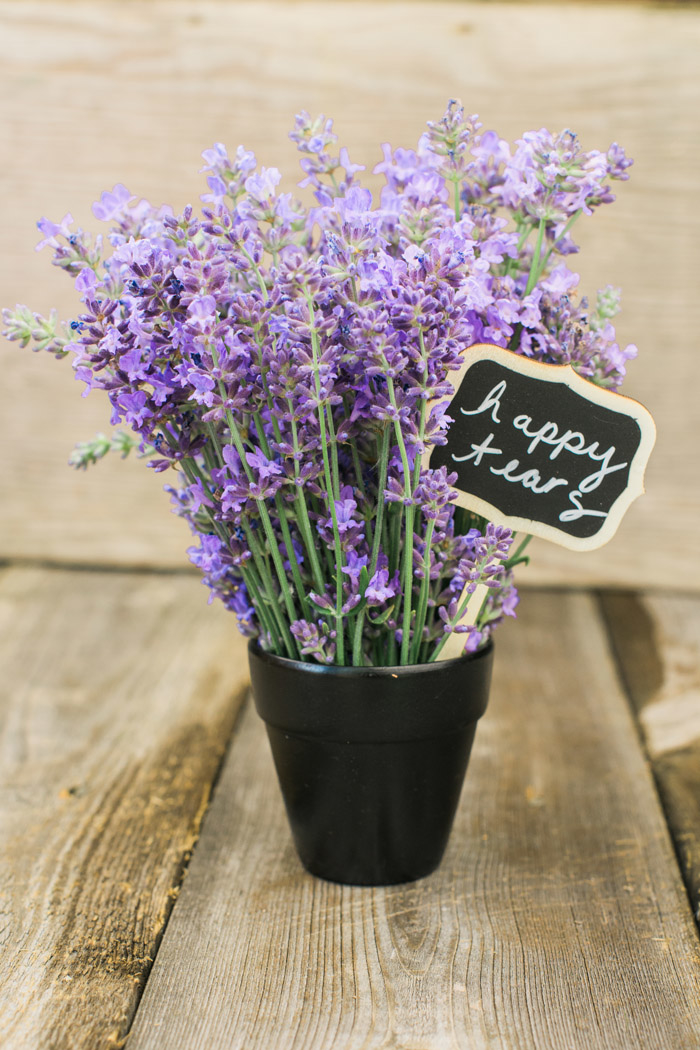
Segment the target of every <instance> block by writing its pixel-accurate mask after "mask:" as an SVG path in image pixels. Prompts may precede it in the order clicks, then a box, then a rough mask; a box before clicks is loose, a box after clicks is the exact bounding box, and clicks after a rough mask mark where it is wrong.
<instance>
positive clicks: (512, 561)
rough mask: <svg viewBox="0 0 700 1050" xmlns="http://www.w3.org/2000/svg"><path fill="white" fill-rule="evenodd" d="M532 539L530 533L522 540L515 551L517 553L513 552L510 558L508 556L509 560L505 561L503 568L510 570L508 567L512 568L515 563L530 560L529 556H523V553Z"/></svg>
mask: <svg viewBox="0 0 700 1050" xmlns="http://www.w3.org/2000/svg"><path fill="white" fill-rule="evenodd" d="M531 539H532V536H531V535H530V534H529V533H528V535H527V536H525V537H524V538H523V539H522V540H521V542H520V544H519V545H518V548H517V550H516V551H515V554H511V556H510V558H508V560H507V561H505V562H504V563H503V568H504V569H505V570H506V571H508V569H512V568H513V566H514V565H518V564H520V562H523V561H528V560H529V559H528V558H523V557H521V555H522V553H523V551H524V550H525V548H526V547H527V545H528V543H529V542H530V540H531Z"/></svg>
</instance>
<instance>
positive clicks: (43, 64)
mask: <svg viewBox="0 0 700 1050" xmlns="http://www.w3.org/2000/svg"><path fill="white" fill-rule="evenodd" d="M699 55H700V9H699V8H698V7H696V6H694V5H669V6H663V5H643V4H636V3H627V4H619V5H618V4H595V3H593V4H591V3H567V4H524V3H462V2H452V3H442V2H441V3H428V2H422V3H399V2H393V3H392V2H386V0H377V2H372V3H369V2H367V3H365V2H346V0H342V2H332V3H321V2H317V3H314V2H311V3H309V2H298V3H292V2H283V0H278V2H245V3H238V2H233V0H231V2H226V0H219V2H214V0H203V2H198V3H194V2H186V0H168V2H165V0H145V2H138V3H137V2H118V0H99V2H90V3H85V2H82V0H80V2H63V3H60V4H58V3H53V2H50V0H47V2H36V0H22V2H14V3H13V2H8V0H0V131H1V141H2V164H1V165H0V185H1V188H2V195H1V197H0V200H1V201H2V205H1V207H2V227H1V229H2V252H1V253H0V290H1V291H0V299H1V300H2V302H3V303H4V304H10V305H14V303H16V302H23V303H27V304H29V305H31V306H32V307H33V308H35V309H37V310H40V311H46V310H48V308H49V307H50V306H51V305H57V306H58V307H59V308H60V310H61V311H62V313H63V315H64V316H66V317H71V316H73V314H74V312H77V298H76V295H75V293H74V292H73V289H72V282H71V281H70V280H69V279H68V278H66V276H65V275H64V274H63V273H61V272H59V271H58V270H55V269H53V268H52V267H51V265H50V260H49V256H48V255H47V254H45V253H44V254H35V252H34V244H35V243H36V241H37V240H38V234H37V231H36V229H35V225H34V224H35V221H36V220H37V219H38V218H39V217H40V216H42V215H46V216H48V217H50V218H52V219H54V220H57V219H59V218H60V217H61V216H62V215H63V214H64V213H65V212H66V211H70V212H72V213H73V215H74V216H75V218H76V219H77V220H78V221H79V223H80V224H81V225H86V226H90V227H92V228H95V227H97V226H99V225H100V224H98V223H96V222H95V220H94V219H93V218H92V216H91V213H90V205H91V202H92V201H93V200H95V199H97V198H98V197H99V194H100V192H101V191H102V190H103V189H105V188H111V187H112V185H113V184H114V183H116V182H124V183H125V184H126V185H127V186H128V187H129V188H130V189H131V190H132V192H134V193H136V194H138V195H142V196H145V197H147V198H149V199H150V200H151V201H152V202H153V203H161V202H163V201H167V202H169V203H171V204H172V205H173V206H174V207H175V208H177V209H179V208H181V207H182V206H183V205H184V204H185V203H187V202H188V201H190V202H192V203H197V201H198V196H199V194H200V193H201V192H202V189H203V182H202V180H203V176H200V175H198V169H199V167H200V166H201V162H200V156H199V155H200V152H201V150H202V149H204V148H206V147H208V146H210V145H211V144H212V143H214V142H215V141H223V142H225V143H227V144H228V145H229V147H230V148H235V146H236V145H237V144H238V143H239V142H242V143H244V144H245V145H246V146H247V147H248V148H251V149H254V150H255V151H256V153H257V154H258V157H259V160H260V161H261V162H262V163H263V164H265V165H275V166H278V167H280V168H281V169H282V170H283V171H284V172H285V173H286V179H285V181H286V186H287V188H292V186H293V183H294V182H295V181H296V179H297V177H298V176H297V174H296V167H295V166H296V156H297V155H296V152H295V148H294V146H293V145H292V144H291V143H289V142H288V140H287V138H286V132H287V130H288V128H289V126H290V125H291V123H292V119H293V115H294V113H295V112H297V111H298V110H299V109H301V108H306V109H308V110H309V111H311V112H312V113H315V112H325V113H326V114H327V115H332V116H333V117H334V118H335V121H336V130H337V131H338V132H339V134H340V136H341V138H342V141H343V142H344V143H345V144H346V145H347V146H348V147H349V149H350V153H351V156H352V157H353V159H354V160H356V161H358V162H362V163H365V164H367V166H368V168H371V167H372V166H373V165H374V164H375V163H376V162H377V161H378V160H379V159H380V150H379V144H380V143H381V142H383V141H390V142H391V143H392V144H393V145H394V146H396V145H405V146H411V145H413V144H414V143H415V141H416V139H417V138H418V136H419V135H420V134H421V132H422V131H423V128H424V125H425V121H426V120H429V119H434V118H436V117H439V116H440V115H441V114H442V112H443V109H444V106H445V103H446V100H447V99H448V98H449V97H451V96H459V97H461V98H462V100H463V101H464V103H465V106H466V108H467V109H468V110H469V111H471V112H477V113H479V114H480V115H481V118H482V120H483V122H484V125H485V127H487V128H488V127H494V128H495V129H497V130H498V131H499V132H500V133H501V134H502V135H503V136H504V137H507V138H509V139H511V140H512V139H514V138H516V137H517V136H518V135H519V134H520V133H522V132H523V131H525V130H528V129H530V128H539V127H541V126H543V125H545V126H548V127H550V128H551V129H552V130H554V131H558V130H560V129H561V128H563V127H571V128H573V129H574V130H576V131H578V132H579V133H580V135H581V137H582V140H583V143H584V145H585V146H586V147H587V148H593V147H599V148H606V147H607V146H608V145H609V143H610V142H611V141H612V140H617V141H619V142H620V143H622V144H623V145H624V146H625V148H626V149H627V150H628V152H629V153H630V154H631V155H632V156H633V157H634V158H635V160H636V164H635V167H634V168H633V169H632V175H633V177H632V179H631V180H630V182H629V183H626V184H620V186H619V199H618V201H617V203H616V204H615V205H613V206H612V207H609V208H605V209H602V210H601V212H600V213H599V214H598V215H597V216H595V217H594V218H593V219H592V220H589V221H588V222H583V221H582V223H581V224H580V228H579V231H578V235H579V239H580V241H581V243H582V246H583V250H582V253H581V255H580V256H579V258H578V260H575V262H576V263H577V264H578V266H577V268H578V269H579V270H580V271H581V273H582V276H583V287H584V288H585V289H586V290H588V291H589V292H591V293H595V290H596V288H598V287H599V286H602V285H605V284H607V283H612V284H616V285H621V286H622V287H623V289H624V298H623V305H624V312H623V314H622V316H621V319H620V323H619V326H618V330H619V334H620V338H621V341H624V342H630V341H632V342H636V343H637V344H638V346H639V349H640V357H639V360H638V361H637V362H633V363H632V364H631V366H630V369H629V381H628V383H627V384H626V387H625V392H626V393H628V394H630V395H631V396H633V397H636V398H638V399H639V400H641V401H643V402H644V403H645V404H646V405H647V406H648V407H649V409H650V410H651V412H652V413H653V415H654V416H655V418H656V421H657V425H658V430H659V438H658V444H657V448H656V450H655V452H654V454H653V458H652V463H651V468H650V471H649V474H648V479H647V489H648V492H647V495H646V496H645V497H644V498H642V499H641V500H639V501H637V503H635V504H634V505H633V507H632V509H631V510H630V511H629V513H628V515H627V517H626V519H625V521H624V522H623V524H622V526H621V528H620V531H619V532H618V534H617V536H616V537H615V539H614V540H613V541H612V542H611V543H610V544H609V545H608V546H607V547H605V548H603V549H602V550H600V551H597V552H593V553H589V554H579V553H572V552H568V551H565V550H563V549H561V548H558V547H555V546H552V545H549V544H545V543H539V544H538V545H537V547H536V548H535V557H534V559H533V565H532V566H531V567H530V569H529V570H527V572H528V576H527V578H528V580H529V581H532V582H538V583H544V582H546V583H566V582H573V583H577V584H582V585H583V584H596V583H601V582H604V583H607V584H612V585H627V586H652V587H665V588H671V589H686V588H687V589H697V587H698V586H699V585H700V556H699V550H700V541H699V540H698V524H699V522H700V515H699V514H698V510H699V509H700V476H699V475H700V471H699V469H698V467H699V464H700V453H699V450H698V444H699V442H698V438H699V436H700V412H699V410H698V394H699V389H700V384H699V383H698V378H697V377H698V354H697V349H696V348H697V344H698V329H699V327H700V326H699V321H700V316H699V315H700V308H699V305H698V302H699V300H698V273H700V209H699V208H698V188H699V187H698V182H699V173H700V165H699V160H700V135H699V134H698V132H699V131H700V117H699V114H700V62H699V61H698V56H699ZM369 183H370V185H377V180H376V179H373V178H372V177H371V176H370V178H369ZM1 352H2V377H3V397H2V414H1V416H0V447H1V448H2V455H1V456H0V493H1V494H2V495H1V504H0V558H14V559H31V560H34V559H45V560H50V561H59V562H69V563H85V564H93V565H99V564H112V565H123V566H127V565H131V566H141V565H148V564H155V565H158V566H164V567H178V566H185V565H186V559H185V555H184V550H185V548H186V547H187V546H188V544H189V542H190V539H189V535H188V533H187V530H186V527H185V526H184V524H183V523H182V522H180V521H178V520H177V519H176V518H174V517H172V516H171V515H170V514H169V507H168V502H167V497H165V496H164V494H163V493H162V492H161V491H160V489H161V484H162V482H163V477H162V476H154V475H153V474H152V473H151V472H149V471H148V470H147V469H146V468H145V465H144V464H143V463H141V462H138V461H134V462H131V461H127V462H125V463H122V462H120V461H119V460H115V461H113V462H105V463H103V464H101V465H100V466H99V467H97V468H94V469H93V470H92V471H91V472H89V473H88V474H82V473H74V472H72V471H71V470H70V469H69V468H68V467H67V466H66V465H65V464H66V460H67V457H68V454H69V452H70V450H71V448H72V447H73V444H74V443H75V441H76V440H78V439H81V438H85V437H88V436H92V434H93V433H95V432H96V431H98V430H101V429H105V428H106V427H107V420H108V415H109V412H108V406H107V404H106V401H103V400H101V399H100V396H99V395H93V396H92V397H91V398H89V399H87V400H82V399H81V398H80V396H79V395H80V390H81V389H82V384H77V383H76V382H75V381H74V379H73V376H72V373H71V369H70V366H69V364H68V362H55V361H53V360H51V359H49V358H46V359H41V358H40V357H38V356H35V355H32V354H31V353H30V352H29V351H21V350H20V349H19V348H18V347H17V346H16V345H13V344H6V343H4V342H3V345H2V348H1ZM203 600H204V597H203Z"/></svg>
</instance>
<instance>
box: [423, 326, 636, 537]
mask: <svg viewBox="0 0 700 1050" xmlns="http://www.w3.org/2000/svg"><path fill="white" fill-rule="evenodd" d="M451 382H452V384H453V386H454V389H455V395H454V398H453V400H452V403H451V405H450V408H449V415H450V416H451V417H452V419H453V420H454V422H452V423H451V424H450V427H449V430H448V432H447V444H446V445H442V446H437V447H435V448H434V449H433V450H432V453H431V455H430V459H429V464H430V466H431V467H441V466H445V467H447V469H448V471H450V472H451V471H456V472H457V483H456V485H455V488H457V490H458V491H459V494H460V495H459V499H458V500H457V502H458V503H459V504H460V505H461V506H463V507H466V508H467V509H468V510H473V511H475V512H476V513H477V514H481V515H482V516H484V517H486V518H488V519H489V520H491V521H495V522H497V523H499V524H504V525H508V526H510V527H511V528H512V529H517V530H518V531H523V532H528V533H531V534H533V535H536V536H543V537H544V538H545V539H548V540H553V541H554V542H555V543H559V544H561V545H562V546H564V547H570V548H572V549H573V550H591V549H593V548H594V547H600V546H602V545H603V544H604V543H607V541H608V540H609V539H611V538H612V536H613V535H614V533H615V530H616V529H617V527H618V525H619V523H620V521H621V520H622V516H623V514H624V513H625V511H626V510H627V508H628V507H629V505H630V503H632V501H633V500H634V499H636V498H637V496H640V495H641V494H642V493H643V491H644V484H643V476H644V469H645V467H646V464H647V460H648V459H649V455H650V453H651V450H652V448H653V445H654V440H655V436H656V430H655V427H654V421H653V420H652V418H651V416H650V415H649V413H648V412H647V410H646V409H645V408H644V407H643V405H640V404H639V402H637V401H633V400H632V399H631V398H629V397H623V396H622V395H621V394H616V393H613V392H612V391H611V390H604V389H602V388H601V387H598V386H595V385H594V384H593V383H590V382H588V381H587V380H585V379H582V378H581V377H580V376H579V375H577V374H576V372H574V370H573V369H572V368H571V367H570V366H568V365H546V364H542V363H541V362H539V361H531V360H529V359H528V358H526V357H521V356H520V355H518V354H514V353H511V352H510V351H508V350H504V349H502V347H499V346H492V345H489V344H483V343H482V344H479V345H477V346H473V347H470V348H469V350H467V351H466V352H465V360H464V365H463V367H462V369H461V370H460V372H459V373H454V374H453V377H452V378H451Z"/></svg>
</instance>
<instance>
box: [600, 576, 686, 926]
mask: <svg viewBox="0 0 700 1050" xmlns="http://www.w3.org/2000/svg"><path fill="white" fill-rule="evenodd" d="M603 610H604V613H605V617H606V620H607V623H608V627H609V630H610V633H611V635H612V639H613V643H614V645H615V650H616V654H617V658H618V660H619V664H620V670H621V673H622V676H623V679H624V681H625V684H626V686H627V689H628V692H629V695H630V697H631V699H632V702H633V704H634V706H635V708H636V710H637V713H638V715H639V724H640V728H641V731H642V735H643V737H644V743H645V746H646V749H647V753H648V755H649V758H650V760H651V768H652V770H653V773H654V777H655V779H656V783H657V785H658V788H659V794H660V795H661V800H662V803H663V807H664V809H665V811H666V816H667V819H668V822H669V826H670V828H671V833H672V835H673V838H674V841H675V844H676V850H677V852H678V857H679V860H680V864H681V868H682V871H683V875H684V878H685V881H686V886H687V888H688V893H689V895H690V899H691V903H692V905H693V909H694V911H695V915H696V917H697V918H698V920H700V599H698V598H692V597H689V596H679V595H640V594H615V593H607V594H605V595H604V596H603Z"/></svg>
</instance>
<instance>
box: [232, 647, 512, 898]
mask: <svg viewBox="0 0 700 1050" xmlns="http://www.w3.org/2000/svg"><path fill="white" fill-rule="evenodd" d="M249 659H250V672H251V679H252V686H253V696H254V698H255V705H256V707H257V710H258V714H259V715H260V717H261V718H262V719H263V720H264V722H265V724H266V727H267V733H268V737H269V739H270V745H271V747H272V753H273V756H274V760H275V766H276V767H277V776H278V778H279V782H280V786H281V789H282V795H283V796H284V802H285V805H286V807H287V815H288V817H289V823H290V825H291V829H292V834H293V836H294V842H295V845H296V848H297V851H298V853H299V857H300V858H301V862H302V864H303V865H304V867H305V868H306V869H307V871H310V872H311V874H312V875H318V876H320V878H322V879H329V880H330V881H332V882H342V883H349V884H351V885H360V886H381V885H390V884H392V883H397V882H411V881H413V880H414V879H420V878H422V877H423V876H424V875H429V874H430V872H431V871H434V870H435V868H436V867H437V866H438V864H439V863H440V861H441V859H442V855H443V853H444V850H445V846H446V845H447V839H448V837H449V834H450V829H451V827H452V821H453V819H454V815H455V810H456V808H457V803H458V802H459V796H460V792H461V789H462V782H463V780H464V774H465V772H466V769H467V762H468V761H469V754H470V751H471V747H472V742H473V740H474V733H475V732H476V723H477V719H479V718H480V717H481V715H482V714H483V713H484V711H485V710H486V704H487V701H488V693H489V685H490V680H491V665H492V662H493V647H492V645H490V644H489V645H488V646H487V647H486V648H485V649H483V650H481V651H480V652H478V653H474V654H470V655H468V656H463V657H460V658H458V659H456V660H445V661H443V662H438V663H433V664H419V665H413V666H409V667H325V666H322V665H321V664H311V663H308V664H307V663H301V662H300V661H296V660H287V659H285V658H284V657H280V656H274V655H272V654H270V653H266V652H263V651H262V650H261V649H259V648H258V647H257V645H256V644H255V643H254V642H251V643H250V646H249Z"/></svg>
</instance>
